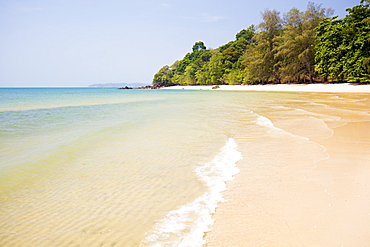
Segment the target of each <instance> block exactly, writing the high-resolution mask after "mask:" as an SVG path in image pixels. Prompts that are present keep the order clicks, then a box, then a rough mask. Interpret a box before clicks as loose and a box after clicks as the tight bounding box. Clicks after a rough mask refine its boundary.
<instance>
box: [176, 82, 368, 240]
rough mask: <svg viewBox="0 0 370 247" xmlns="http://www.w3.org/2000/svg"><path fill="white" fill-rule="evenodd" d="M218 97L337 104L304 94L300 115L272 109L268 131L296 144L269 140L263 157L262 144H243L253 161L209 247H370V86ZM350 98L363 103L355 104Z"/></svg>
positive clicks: (235, 184) (239, 178)
mask: <svg viewBox="0 0 370 247" xmlns="http://www.w3.org/2000/svg"><path fill="white" fill-rule="evenodd" d="M171 88H173V87H171ZM176 88H177V89H182V88H184V87H181V86H177V87H176ZM185 89H192V90H199V89H202V90H215V89H212V87H208V86H207V87H205V86H199V87H198V86H191V87H185ZM216 90H242V91H281V92H315V93H323V92H324V93H330V95H333V96H331V97H329V99H330V100H329V99H325V100H323V101H322V102H320V103H319V102H316V103H315V104H312V102H311V103H309V104H307V101H306V100H308V98H307V95H306V94H302V101H301V102H295V105H294V108H295V109H296V110H295V111H292V108H290V109H289V108H288V105H290V103H289V102H285V106H283V107H282V108H281V109H279V110H278V111H276V109H275V113H272V111H273V109H270V110H268V111H266V112H265V113H264V114H263V115H264V116H267V117H268V118H269V119H270V120H271V122H270V123H267V125H270V127H272V126H273V128H275V131H277V132H279V131H280V132H281V133H280V134H281V135H283V134H284V133H282V131H284V132H285V135H291V136H290V138H291V139H295V141H292V142H289V141H288V142H287V141H286V139H285V138H286V137H285V138H284V139H285V141H284V140H282V139H281V136H279V137H277V138H276V139H275V140H274V139H266V140H265V142H264V145H263V152H262V150H261V146H257V147H256V146H255V145H254V144H255V140H253V139H248V138H243V137H240V138H239V139H236V141H237V142H238V143H239V148H240V150H242V151H241V152H242V153H243V156H244V157H245V158H244V159H243V160H242V161H239V162H238V167H239V168H240V170H241V171H240V174H238V175H236V179H235V180H234V181H231V182H228V184H227V186H228V190H227V191H225V192H224V197H225V199H226V200H227V202H224V203H221V204H220V206H219V208H217V210H216V213H215V214H214V215H213V218H214V219H215V223H214V224H213V225H212V226H211V230H210V231H209V232H208V233H207V234H206V241H207V246H209V247H211V246H364V247H365V246H368V243H369V242H370V236H369V229H370V209H369V208H370V182H369V181H370V180H369V178H370V121H369V120H370V118H369V112H370V94H368V93H369V92H370V85H362V86H352V85H349V84H339V85H333V84H327V85H325V84H319V85H268V86H220V88H218V89H216ZM336 93H339V94H336ZM346 93H350V94H351V93H352V94H353V93H359V95H357V96H356V99H352V100H348V98H347V97H346V96H343V95H348V94H346ZM362 93H364V94H362ZM289 107H291V105H290V106H289ZM284 108H285V109H284ZM297 109H298V110H297ZM259 114H261V113H260V112H259ZM272 124H273V125H272ZM293 135H294V136H293ZM320 149H321V150H320ZM251 157H253V158H251Z"/></svg>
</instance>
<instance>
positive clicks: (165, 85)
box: [139, 83, 176, 89]
mask: <svg viewBox="0 0 370 247" xmlns="http://www.w3.org/2000/svg"><path fill="white" fill-rule="evenodd" d="M171 86H176V84H173V83H158V84H154V85H148V86H143V87H139V89H160V88H164V87H171Z"/></svg>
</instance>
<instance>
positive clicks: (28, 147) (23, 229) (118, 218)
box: [0, 88, 241, 246]
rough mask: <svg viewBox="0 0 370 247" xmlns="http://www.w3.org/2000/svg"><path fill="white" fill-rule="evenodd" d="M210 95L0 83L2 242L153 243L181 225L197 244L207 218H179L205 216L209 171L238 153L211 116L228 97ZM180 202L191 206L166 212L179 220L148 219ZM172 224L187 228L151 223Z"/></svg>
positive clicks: (224, 176) (176, 236) (216, 172)
mask: <svg viewBox="0 0 370 247" xmlns="http://www.w3.org/2000/svg"><path fill="white" fill-rule="evenodd" d="M217 94H220V93H217V92H215V94H213V95H210V94H209V93H205V92H201V91H198V92H189V91H171V90H170V91H165V90H117V89H99V88H25V89H23V88H14V89H12V88H9V89H8V88H7V89H0V143H1V147H0V176H1V182H0V188H1V192H0V193H1V194H0V200H1V205H2V206H1V208H0V215H1V222H2V223H0V224H1V228H2V229H7V230H6V231H5V232H3V233H2V234H1V237H0V242H2V246H50V244H51V242H50V241H53V243H54V244H55V243H57V246H68V245H70V244H71V243H73V244H72V245H83V246H93V245H94V244H93V243H95V244H96V245H97V246H98V245H99V246H100V244H112V243H116V244H118V245H119V246H137V245H139V244H142V245H155V244H156V243H164V242H166V241H172V242H173V243H177V242H179V241H180V240H181V239H182V238H183V237H184V236H186V235H189V236H193V235H194V236H195V235H198V238H199V239H198V240H191V241H193V242H194V243H193V244H194V246H196V245H197V244H199V243H200V242H201V241H202V235H203V234H204V231H205V230H206V229H207V226H208V225H209V224H210V223H211V219H204V220H202V221H203V222H198V223H194V224H193V225H191V224H190V225H189V224H188V223H186V221H191V220H192V219H200V218H202V217H204V215H208V217H210V212H211V211H212V210H214V208H215V206H216V204H217V202H218V201H219V200H220V198H217V197H220V194H219V192H220V191H221V190H223V189H224V188H217V187H219V186H220V185H217V186H216V187H215V186H214V184H215V182H216V181H218V182H217V183H219V182H220V181H221V182H222V181H224V180H229V179H232V175H233V174H235V173H237V168H236V166H235V163H236V162H237V161H238V160H239V159H241V154H240V153H239V152H238V151H237V144H236V143H235V141H234V140H233V139H232V133H231V132H230V129H229V128H228V127H227V126H228V125H230V123H229V121H232V120H231V119H227V118H226V119H225V122H224V123H222V122H219V121H215V120H217V119H218V118H219V114H226V115H227V114H229V113H228V111H226V112H220V111H219V110H220V109H221V108H222V109H227V108H225V106H226V105H225V103H226V104H232V102H227V101H228V99H227V97H226V98H224V99H221V98H218V96H217ZM221 94H222V93H221ZM218 99H219V100H220V101H219V102H217V101H218ZM224 100H226V102H225V101H224ZM224 128H225V129H224ZM215 157H219V158H222V159H224V160H223V161H219V160H214V159H215ZM222 164H225V165H226V166H227V167H231V168H232V169H231V170H228V169H227V170H225V168H224V167H222ZM207 166H208V167H207ZM223 169H224V170H223ZM220 179H221V180H220ZM212 184H213V185H212ZM212 186H213V187H212ZM211 187H212V188H211ZM205 192H208V193H210V194H208V195H207V196H205V195H204V193H205ZM196 198H198V202H194V200H195V199H196ZM199 200H200V201H199ZM189 203H190V204H189ZM191 203H193V204H191ZM182 205H191V206H188V209H182V211H183V212H182V211H181V210H180V211H181V212H177V213H176V212H174V214H177V216H176V217H177V218H178V220H180V219H181V218H183V217H188V218H187V220H185V221H183V222H180V221H181V220H180V221H176V222H172V223H162V226H159V223H158V221H159V220H161V219H165V218H166V214H167V213H169V212H171V211H173V210H176V209H177V208H178V207H179V206H182ZM199 207H200V208H202V207H203V209H202V210H203V211H202V210H201V211H200V213H199V212H198V211H197V210H199V209H200V208H199ZM189 217H190V218H189ZM156 222H157V226H155V223H156ZM166 224H167V225H166ZM173 225H179V226H180V225H182V227H185V228H189V227H190V228H192V229H193V230H194V231H193V232H192V233H189V232H187V230H184V229H183V230H182V231H179V232H177V233H172V234H171V235H173V236H171V237H170V240H169V239H163V238H164V237H163V232H166V231H167V230H166V229H162V230H158V229H160V228H172V227H173ZM180 228H181V227H180ZM96 229H99V230H96ZM40 232H41V233H40ZM42 233H44V234H42ZM98 233H99V234H98ZM97 234H98V235H99V236H100V235H103V236H100V237H97ZM164 235H166V234H164ZM145 239H146V240H145ZM181 241H182V240H181ZM189 241H190V240H189ZM197 242H199V243H197ZM91 244H92V245H91ZM120 244H121V245H120ZM109 246H110V245H109Z"/></svg>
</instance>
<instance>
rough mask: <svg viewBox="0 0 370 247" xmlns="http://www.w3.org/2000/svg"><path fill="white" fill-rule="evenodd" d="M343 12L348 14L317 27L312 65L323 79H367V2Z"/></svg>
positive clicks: (369, 34) (369, 32) (369, 57)
mask: <svg viewBox="0 0 370 247" xmlns="http://www.w3.org/2000/svg"><path fill="white" fill-rule="evenodd" d="M363 2H364V1H363ZM347 11H348V12H349V14H348V15H347V16H346V17H345V18H343V19H340V20H337V19H336V18H335V17H334V18H331V19H324V20H322V21H321V22H320V24H319V26H318V27H317V41H316V45H315V46H316V57H315V59H316V67H315V68H316V71H317V72H318V73H319V75H321V76H322V77H324V78H331V79H332V80H336V81H347V82H369V81H370V73H369V72H370V67H369V60H370V23H369V22H368V20H369V18H370V12H369V4H361V5H357V6H354V7H353V8H349V9H347Z"/></svg>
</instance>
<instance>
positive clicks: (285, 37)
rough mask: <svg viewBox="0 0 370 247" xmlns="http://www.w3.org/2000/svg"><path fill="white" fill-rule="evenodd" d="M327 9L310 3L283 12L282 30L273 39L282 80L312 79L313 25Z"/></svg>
mask: <svg viewBox="0 0 370 247" xmlns="http://www.w3.org/2000/svg"><path fill="white" fill-rule="evenodd" d="M331 12H332V11H331V10H330V9H325V8H321V5H315V4H314V3H312V2H310V3H308V6H307V10H306V11H305V12H301V11H299V10H298V9H296V8H292V9H291V10H290V11H289V12H288V13H287V14H286V16H285V27H284V32H283V33H282V34H281V35H280V36H279V37H278V38H277V39H276V40H277V43H278V46H277V47H276V49H275V50H276V51H277V53H276V55H275V57H276V58H278V61H277V67H278V69H279V75H280V78H281V80H282V82H305V81H309V82H311V83H312V82H313V81H314V77H315V76H316V71H315V70H314V46H313V44H314V42H315V35H316V31H315V28H316V27H317V25H318V23H319V22H320V20H321V19H323V18H325V17H327V16H329V15H330V14H331Z"/></svg>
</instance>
